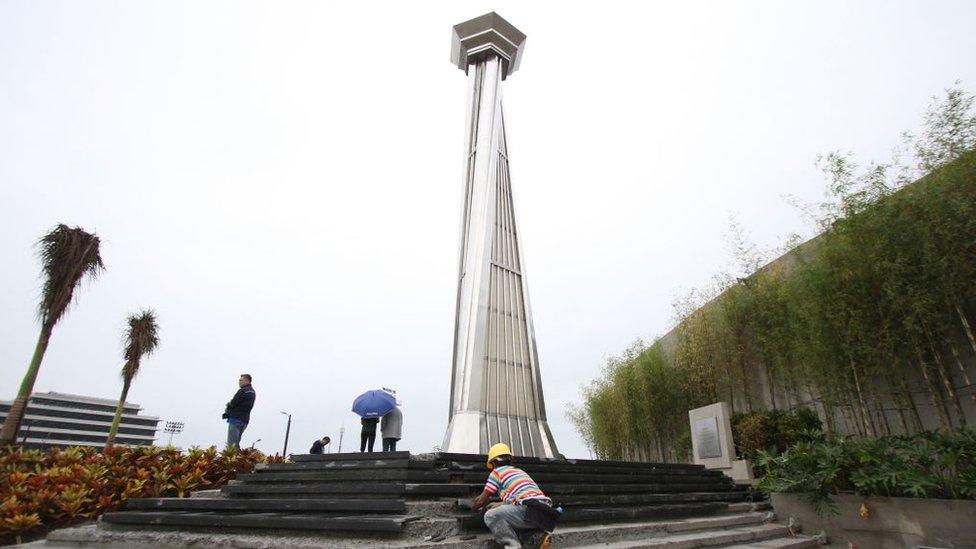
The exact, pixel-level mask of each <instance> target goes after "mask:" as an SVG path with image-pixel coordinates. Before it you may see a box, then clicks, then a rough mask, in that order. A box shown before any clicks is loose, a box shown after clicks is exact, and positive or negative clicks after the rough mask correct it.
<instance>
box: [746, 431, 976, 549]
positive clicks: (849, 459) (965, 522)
mask: <svg viewBox="0 0 976 549" xmlns="http://www.w3.org/2000/svg"><path fill="white" fill-rule="evenodd" d="M759 464H760V465H761V466H762V467H763V468H764V469H765V471H766V474H765V475H764V476H763V477H762V478H761V479H760V481H759V487H760V488H763V489H765V490H768V491H770V492H772V493H773V494H772V498H773V507H774V508H775V509H776V512H777V514H778V515H780V518H781V519H782V520H787V519H788V518H789V517H794V518H796V519H799V521H800V523H801V524H803V526H804V527H805V528H807V529H808V530H820V529H823V530H825V531H826V532H827V535H828V537H829V538H831V539H833V540H835V541H841V542H851V543H854V544H856V545H857V546H859V547H906V546H914V545H918V544H929V545H932V544H934V545H938V546H940V547H971V546H972V543H973V540H976V522H974V521H973V517H976V501H973V500H976V431H974V430H973V429H970V428H962V429H956V430H952V431H949V430H946V431H930V432H925V433H920V434H917V435H912V436H888V437H880V438H876V439H858V438H842V437H837V436H830V435H821V436H819V437H815V438H814V439H813V440H810V441H806V442H799V443H797V444H795V445H793V446H791V447H790V448H789V450H787V451H786V452H784V453H782V454H779V453H765V452H761V453H760V455H759Z"/></svg>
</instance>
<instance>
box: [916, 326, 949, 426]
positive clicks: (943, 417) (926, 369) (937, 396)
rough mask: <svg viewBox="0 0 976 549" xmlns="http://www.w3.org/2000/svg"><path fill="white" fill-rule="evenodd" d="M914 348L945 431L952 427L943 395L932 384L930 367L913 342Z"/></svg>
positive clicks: (933, 405) (933, 404)
mask: <svg viewBox="0 0 976 549" xmlns="http://www.w3.org/2000/svg"><path fill="white" fill-rule="evenodd" d="M912 346H913V347H914V348H915V356H916V357H918V364H919V369H920V370H921V371H922V378H923V379H925V386H926V388H928V390H929V397H930V398H931V399H932V407H933V408H935V412H936V413H937V414H938V416H939V425H941V426H942V428H944V429H948V428H949V427H950V425H949V420H948V419H947V418H946V410H945V409H944V408H943V402H942V395H941V394H939V392H938V391H937V390H936V388H935V385H934V384H933V383H932V377H931V376H930V375H929V366H928V364H927V363H926V362H925V359H924V358H923V357H922V351H921V349H919V348H918V345H917V344H916V343H914V342H912Z"/></svg>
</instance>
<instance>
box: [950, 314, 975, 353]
mask: <svg viewBox="0 0 976 549" xmlns="http://www.w3.org/2000/svg"><path fill="white" fill-rule="evenodd" d="M952 306H953V307H955V308H956V314H958V315H959V321H960V322H962V327H963V329H964V330H965V331H966V338H968V339H969V345H970V346H971V347H972V348H973V352H974V353H976V337H973V328H972V326H970V325H969V319H967V318H966V313H965V312H963V310H962V307H960V306H959V302H958V301H953V302H952Z"/></svg>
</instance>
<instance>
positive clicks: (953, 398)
mask: <svg viewBox="0 0 976 549" xmlns="http://www.w3.org/2000/svg"><path fill="white" fill-rule="evenodd" d="M928 339H929V349H930V350H931V351H932V357H933V358H935V365H936V366H938V368H936V370H938V372H939V377H940V378H942V385H943V386H944V387H945V389H946V394H948V395H949V402H951V403H952V407H953V408H954V409H955V410H956V417H958V418H959V425H962V426H963V427H965V426H966V414H964V413H963V411H962V405H961V404H960V403H959V395H957V394H956V385H955V383H953V381H952V379H951V378H950V377H949V372H948V371H947V370H946V367H945V364H944V363H943V362H942V354H940V353H939V351H937V350H936V349H935V345H934V344H933V343H932V337H931V336H929V338H928Z"/></svg>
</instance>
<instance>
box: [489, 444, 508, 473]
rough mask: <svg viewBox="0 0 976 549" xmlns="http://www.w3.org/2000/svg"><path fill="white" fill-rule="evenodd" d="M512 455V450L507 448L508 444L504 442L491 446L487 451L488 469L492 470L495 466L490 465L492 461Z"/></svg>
mask: <svg viewBox="0 0 976 549" xmlns="http://www.w3.org/2000/svg"><path fill="white" fill-rule="evenodd" d="M510 455H512V449H511V448H509V447H508V444H505V443H504V442H499V443H498V444H496V445H494V446H492V447H491V448H490V449H489V450H488V463H487V465H488V468H489V469H494V468H495V466H494V465H492V464H491V462H492V460H494V459H495V458H497V457H500V456H510Z"/></svg>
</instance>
